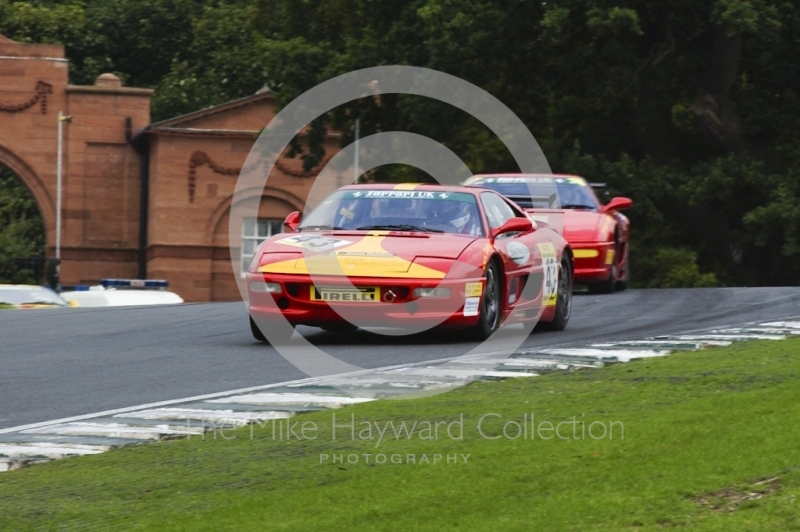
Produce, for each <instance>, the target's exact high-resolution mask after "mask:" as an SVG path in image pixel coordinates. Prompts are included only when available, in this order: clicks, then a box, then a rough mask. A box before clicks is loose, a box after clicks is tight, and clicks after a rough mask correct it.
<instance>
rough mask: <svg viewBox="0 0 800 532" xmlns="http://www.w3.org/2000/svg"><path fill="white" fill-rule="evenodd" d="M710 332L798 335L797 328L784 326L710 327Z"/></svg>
mask: <svg viewBox="0 0 800 532" xmlns="http://www.w3.org/2000/svg"><path fill="white" fill-rule="evenodd" d="M709 333H711V334H774V335H778V336H781V335H782V336H787V335H788V336H794V335H800V328H799V329H789V328H786V327H743V328H730V329H712V330H710V331H709Z"/></svg>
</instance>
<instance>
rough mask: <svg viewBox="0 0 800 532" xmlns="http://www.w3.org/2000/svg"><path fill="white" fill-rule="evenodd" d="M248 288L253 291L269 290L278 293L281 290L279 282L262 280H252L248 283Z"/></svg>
mask: <svg viewBox="0 0 800 532" xmlns="http://www.w3.org/2000/svg"><path fill="white" fill-rule="evenodd" d="M250 290H252V291H253V292H270V293H273V294H280V293H281V292H283V288H281V284H280V283H265V282H263V281H253V282H251V283H250Z"/></svg>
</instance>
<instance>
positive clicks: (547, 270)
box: [538, 242, 558, 307]
mask: <svg viewBox="0 0 800 532" xmlns="http://www.w3.org/2000/svg"><path fill="white" fill-rule="evenodd" d="M538 246H539V251H540V252H541V253H542V273H543V274H544V279H543V282H542V306H545V307H552V306H553V305H555V304H556V294H557V292H558V263H557V262H556V250H555V248H554V247H553V244H550V243H549V242H548V243H545V244H539V245H538Z"/></svg>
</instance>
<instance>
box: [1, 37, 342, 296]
mask: <svg viewBox="0 0 800 532" xmlns="http://www.w3.org/2000/svg"><path fill="white" fill-rule="evenodd" d="M152 95H153V91H151V90H149V89H139V88H130V87H123V86H122V84H121V83H120V80H119V79H118V78H117V77H116V76H114V75H112V74H103V75H101V76H100V77H98V78H97V81H96V82H95V84H94V85H92V86H76V85H70V84H69V83H68V62H67V60H66V59H65V58H64V49H63V47H62V46H60V45H41V44H21V43H16V42H14V41H11V40H9V39H7V38H5V37H2V36H0V164H2V165H4V166H6V167H7V168H9V169H10V170H11V171H12V172H14V173H15V174H16V175H17V176H18V177H19V178H20V179H21V180H22V182H24V183H25V184H26V185H27V187H28V188H29V189H30V191H31V193H32V194H33V196H34V198H35V199H36V202H37V204H38V205H39V209H40V212H41V214H42V219H43V221H44V225H45V231H46V237H47V255H48V256H53V255H54V250H55V242H56V238H55V233H56V215H55V212H56V176H57V170H56V168H57V157H56V153H57V126H58V118H57V117H58V112H59V111H62V112H63V114H64V115H67V116H70V117H71V122H70V123H69V124H65V125H64V148H63V157H62V166H63V169H62V183H63V185H62V230H61V258H62V264H61V281H62V284H64V285H75V284H96V283H97V282H98V281H99V280H100V279H102V278H108V277H122V278H137V277H148V278H163V279H167V280H168V281H169V282H170V289H171V290H174V291H175V292H177V293H178V294H179V295H181V296H182V297H183V298H184V299H185V300H187V301H224V300H234V299H237V298H238V297H239V292H238V290H237V288H236V276H237V275H239V274H240V272H238V271H232V269H231V253H233V254H234V257H233V258H234V260H236V261H237V262H238V263H239V264H241V263H243V262H246V261H247V260H248V253H249V252H251V250H252V248H253V246H254V245H256V244H257V242H258V241H259V240H260V239H263V238H264V237H265V236H267V235H269V234H270V233H271V232H274V231H279V230H280V227H281V224H280V221H282V220H283V218H284V217H285V216H286V215H287V214H288V213H290V212H291V211H294V210H300V209H301V208H302V205H303V203H304V202H305V198H306V196H307V195H308V191H309V189H310V187H311V184H312V183H313V177H314V174H313V173H311V174H307V173H305V172H303V169H302V164H301V162H300V160H299V159H286V158H283V159H281V161H280V162H279V164H277V165H276V167H275V169H274V170H273V173H272V174H271V175H270V176H269V183H268V186H267V188H265V189H264V191H263V194H262V197H261V204H260V208H259V214H258V219H257V220H241V221H239V220H236V221H235V223H236V224H239V223H241V226H242V238H241V241H240V242H234V243H233V246H229V242H228V226H229V219H230V206H231V198H232V194H233V189H234V186H235V183H236V177H237V176H238V174H239V170H240V169H241V167H242V165H243V163H244V160H245V158H246V157H247V155H248V153H249V151H250V149H251V148H252V146H253V144H254V142H255V139H256V137H257V134H258V132H259V131H260V130H261V129H262V128H263V127H264V126H265V125H267V124H268V123H269V121H270V120H271V119H272V118H273V117H274V116H275V105H276V101H275V98H274V97H273V95H272V94H271V93H270V92H269V91H268V90H265V91H261V92H259V93H258V94H255V95H252V96H249V97H246V98H241V99H239V100H234V101H231V102H227V103H224V104H222V105H218V106H215V107H211V108H208V109H203V110H201V111H197V112H194V113H190V114H187V115H183V116H179V117H176V118H172V119H170V120H165V121H162V122H158V123H154V124H150V99H151V97H152ZM337 150H338V140H337V138H336V136H335V135H330V136H329V137H328V139H327V141H326V154H327V155H326V157H325V161H327V160H329V158H330V157H331V156H333V155H334V154H335V152H336V151H337ZM325 161H323V164H324V162H325ZM346 175H348V176H349V175H351V174H349V173H347V174H346ZM339 181H340V184H344V183H345V174H343V175H341V176H340V180H339Z"/></svg>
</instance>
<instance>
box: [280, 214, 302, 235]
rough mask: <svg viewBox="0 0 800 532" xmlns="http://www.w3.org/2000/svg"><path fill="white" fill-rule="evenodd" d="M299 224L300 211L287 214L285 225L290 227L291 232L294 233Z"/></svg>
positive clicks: (287, 227)
mask: <svg viewBox="0 0 800 532" xmlns="http://www.w3.org/2000/svg"><path fill="white" fill-rule="evenodd" d="M299 225H300V211H294V212H293V213H290V214H289V216H287V217H286V219H285V220H284V221H283V226H284V227H285V228H286V229H288V230H289V232H290V233H294V232H295V231H296V230H297V227H298V226H299Z"/></svg>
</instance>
